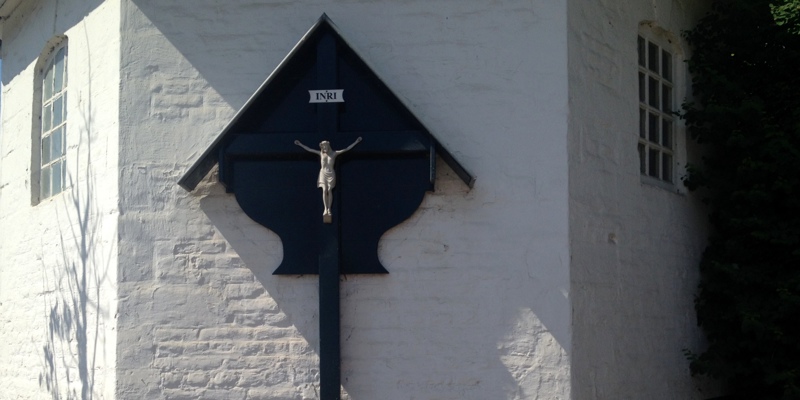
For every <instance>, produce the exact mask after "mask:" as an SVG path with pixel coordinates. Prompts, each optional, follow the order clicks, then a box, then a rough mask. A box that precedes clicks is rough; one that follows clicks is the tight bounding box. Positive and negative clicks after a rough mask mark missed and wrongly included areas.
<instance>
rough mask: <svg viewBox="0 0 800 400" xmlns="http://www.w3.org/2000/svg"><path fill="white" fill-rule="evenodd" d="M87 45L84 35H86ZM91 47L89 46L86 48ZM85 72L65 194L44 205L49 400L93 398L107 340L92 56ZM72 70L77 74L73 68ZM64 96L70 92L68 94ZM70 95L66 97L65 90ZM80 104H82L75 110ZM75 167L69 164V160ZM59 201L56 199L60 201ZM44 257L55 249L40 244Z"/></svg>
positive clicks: (43, 376)
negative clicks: (49, 220) (53, 256)
mask: <svg viewBox="0 0 800 400" xmlns="http://www.w3.org/2000/svg"><path fill="white" fill-rule="evenodd" d="M84 34H85V38H84V39H85V40H86V41H87V43H88V42H89V36H88V33H87V32H86V30H85V29H84ZM87 48H88V46H87ZM87 57H88V58H87V65H86V69H85V73H86V77H88V85H87V87H86V88H85V90H86V93H87V94H88V96H87V98H88V99H87V100H86V101H85V103H84V105H85V108H84V109H83V110H82V111H81V114H80V123H75V119H71V120H69V121H68V122H67V123H68V124H70V125H77V126H78V128H76V129H74V130H73V132H77V135H73V136H68V138H72V137H77V139H78V140H77V143H76V144H74V145H71V146H70V147H69V148H68V150H67V157H68V158H67V160H68V161H67V162H68V163H69V164H71V165H69V166H68V173H67V188H66V190H65V192H64V193H62V194H60V196H63V198H57V199H54V201H53V202H51V203H50V204H49V206H60V207H59V208H58V209H56V212H55V218H56V220H55V221H54V222H55V223H56V225H57V226H58V241H59V243H58V247H57V248H58V249H59V251H60V254H59V256H58V257H57V260H56V261H55V262H52V263H49V262H45V260H44V259H43V260H42V270H43V271H44V274H43V279H42V290H43V292H44V293H45V294H46V295H45V296H44V310H43V315H44V320H45V325H46V327H47V337H46V340H45V344H44V345H43V346H42V349H41V353H42V358H41V372H40V373H39V377H38V380H39V386H40V387H42V388H44V389H45V390H46V391H47V392H48V393H49V394H50V397H51V398H52V399H54V400H61V399H64V400H72V399H80V400H91V399H94V398H95V397H97V392H96V390H95V386H96V382H97V377H96V373H97V371H98V357H99V356H101V354H99V352H98V348H99V346H100V345H101V343H103V342H104V340H105V335H104V331H101V326H102V325H103V324H102V321H103V320H104V319H107V318H108V316H109V314H110V312H109V311H110V310H109V309H108V308H106V307H104V306H103V305H102V304H101V288H102V287H103V286H104V285H105V284H108V283H112V284H113V282H111V281H110V279H109V276H108V273H109V267H110V265H111V262H112V257H113V247H106V248H103V246H100V244H101V243H102V238H101V235H102V232H103V223H102V222H103V221H102V218H103V216H102V212H101V209H100V208H99V205H98V201H97V200H98V196H99V195H100V194H101V193H99V192H98V190H97V177H96V176H95V173H96V172H100V171H95V170H93V167H94V165H93V164H92V152H93V148H92V147H93V146H92V145H93V141H94V140H95V139H96V137H97V135H99V132H96V131H94V124H95V121H94V118H93V115H94V114H95V112H96V110H94V109H93V104H92V94H93V93H92V83H91V82H92V79H91V75H92V69H91V54H88V56H87ZM73 70H77V69H73ZM68 90H69V89H68ZM68 93H69V92H68ZM80 106H81V105H80V104H79V107H80ZM73 160H74V162H70V161H73ZM57 196H58V195H57ZM41 246H42V249H43V251H45V252H46V251H47V250H46V249H48V248H49V247H51V246H52V243H47V239H45V238H43V239H42V243H41Z"/></svg>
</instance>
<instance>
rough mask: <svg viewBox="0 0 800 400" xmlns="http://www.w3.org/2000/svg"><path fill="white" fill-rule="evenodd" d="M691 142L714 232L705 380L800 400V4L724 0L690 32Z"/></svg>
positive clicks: (704, 295) (707, 283)
mask: <svg viewBox="0 0 800 400" xmlns="http://www.w3.org/2000/svg"><path fill="white" fill-rule="evenodd" d="M686 38H687V40H688V42H689V43H690V45H691V46H692V52H693V55H692V57H691V60H690V61H689V68H690V71H691V72H692V74H693V80H692V88H693V94H694V97H695V99H696V102H694V103H686V104H684V111H683V113H682V117H683V118H685V120H686V122H687V126H688V127H689V132H690V134H691V136H692V137H693V138H694V139H695V140H696V141H697V142H698V143H701V144H703V145H705V148H706V156H705V157H704V159H703V163H702V164H701V165H696V166H692V167H691V168H690V169H689V174H688V176H687V177H686V178H685V183H686V185H687V186H688V187H689V188H691V189H697V188H704V189H706V191H705V193H707V198H706V200H707V201H708V203H709V204H710V206H711V209H712V210H713V211H712V213H711V215H710V221H711V224H712V227H713V235H712V237H711V239H710V244H709V246H708V248H707V249H706V251H705V253H704V256H703V260H702V262H701V266H700V268H701V283H700V292H699V294H698V297H697V299H696V302H695V304H696V309H697V314H698V322H699V324H700V325H701V326H702V327H703V329H704V331H705V333H706V336H707V338H708V341H709V347H708V349H707V350H706V351H705V352H704V353H702V354H691V355H690V359H691V368H692V371H693V372H694V373H699V374H704V375H709V376H712V377H714V378H718V379H721V380H722V381H724V382H726V383H727V384H728V385H729V387H730V389H731V391H732V392H733V393H735V394H736V395H738V396H741V397H742V398H746V399H800V0H782V1H781V0H772V1H769V0H717V1H715V3H714V5H713V8H712V11H711V12H710V13H709V14H708V15H707V16H706V17H704V18H703V19H702V20H701V21H700V22H699V24H698V25H697V26H696V27H695V28H694V29H693V30H692V31H689V32H687V33H686Z"/></svg>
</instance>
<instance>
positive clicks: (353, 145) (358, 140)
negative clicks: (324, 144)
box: [336, 136, 361, 155]
mask: <svg viewBox="0 0 800 400" xmlns="http://www.w3.org/2000/svg"><path fill="white" fill-rule="evenodd" d="M360 142H361V136H359V137H358V139H356V141H355V142H353V144H351V145H350V146H347V147H345V148H344V149H341V150H337V151H336V155H339V154H342V153H344V152H345V151H349V150H350V149H352V148H353V147H356V145H357V144H359V143H360Z"/></svg>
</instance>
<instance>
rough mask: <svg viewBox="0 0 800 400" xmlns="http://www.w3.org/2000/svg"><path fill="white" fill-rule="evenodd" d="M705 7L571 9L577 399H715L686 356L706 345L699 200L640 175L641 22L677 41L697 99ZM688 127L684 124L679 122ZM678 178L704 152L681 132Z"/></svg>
mask: <svg viewBox="0 0 800 400" xmlns="http://www.w3.org/2000/svg"><path fill="white" fill-rule="evenodd" d="M704 3H705V2H695V1H679V0H676V1H673V0H656V1H652V2H634V1H631V2H608V1H602V2H597V1H583V0H574V1H571V2H570V4H569V81H570V86H569V104H570V118H569V131H570V133H569V153H570V169H569V180H570V187H569V195H570V201H569V204H570V248H571V257H572V264H571V283H572V301H573V315H572V323H573V335H574V336H573V347H572V349H573V352H572V357H573V360H572V361H573V362H572V366H573V368H572V380H573V397H574V398H575V399H654V400H655V399H705V398H709V397H713V396H711V395H710V393H709V392H707V391H706V392H704V391H703V390H701V388H700V387H699V386H698V382H695V381H693V380H692V378H691V377H690V374H689V368H688V361H687V360H686V359H685V357H684V356H683V349H691V350H696V349H698V348H699V347H700V346H702V343H701V342H700V338H702V334H701V332H700V330H699V328H698V327H697V326H696V322H695V321H696V320H695V313H694V308H693V296H694V294H695V291H696V287H697V278H698V272H697V271H698V266H699V259H700V256H701V253H702V250H703V248H704V246H705V239H706V230H705V227H704V226H705V212H704V210H703V208H702V206H701V204H700V202H699V198H698V195H697V194H694V193H687V191H686V190H685V188H684V187H683V185H682V184H681V183H680V182H679V181H678V182H677V183H676V185H675V186H674V187H671V188H670V187H666V188H665V187H662V186H658V185H653V184H650V183H648V182H647V181H646V180H643V179H642V177H641V176H640V173H639V158H638V153H637V143H638V142H637V140H638V132H639V126H638V123H639V121H638V118H639V116H638V109H639V108H638V107H639V106H638V93H637V90H638V82H637V73H638V72H637V71H638V69H637V47H636V46H637V45H636V37H637V33H638V31H639V25H640V24H641V23H652V25H653V26H655V27H656V28H657V29H659V28H660V29H661V30H662V33H664V34H665V35H664V36H663V37H664V38H665V39H669V40H670V41H671V43H672V44H673V45H674V46H675V48H674V49H677V50H675V51H676V52H675V54H674V56H675V57H676V68H678V70H677V71H676V74H677V75H678V78H679V79H680V81H681V82H682V84H681V83H678V84H676V88H675V90H676V93H675V97H676V100H677V104H680V102H681V101H682V99H683V97H684V96H685V95H686V93H687V92H688V88H689V82H690V79H689V76H688V72H687V71H686V66H685V64H684V63H683V62H682V61H683V59H685V58H686V56H687V53H686V52H687V51H688V48H687V45H686V43H685V42H683V40H682V38H681V32H682V31H683V30H686V29H690V28H691V27H692V26H693V23H694V21H695V20H696V18H698V17H699V16H700V15H701V14H702V13H701V11H702V9H703V4H704ZM679 125H681V124H680V123H679ZM676 142H677V144H676V149H675V152H676V157H677V158H678V162H679V165H678V170H679V173H678V174H677V176H678V177H680V176H682V175H683V171H682V169H683V168H685V165H686V162H687V159H694V160H695V161H697V159H698V157H697V156H696V155H695V154H692V151H691V148H689V149H688V151H687V147H690V144H689V143H687V141H686V139H685V132H683V131H682V127H680V126H679V129H678V132H677V137H676Z"/></svg>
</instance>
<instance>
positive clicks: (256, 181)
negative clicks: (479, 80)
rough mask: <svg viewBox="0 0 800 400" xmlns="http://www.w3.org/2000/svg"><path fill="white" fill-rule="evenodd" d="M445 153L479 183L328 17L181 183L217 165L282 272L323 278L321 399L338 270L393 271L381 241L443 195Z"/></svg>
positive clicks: (330, 353) (331, 373) (331, 346)
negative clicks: (440, 177)
mask: <svg viewBox="0 0 800 400" xmlns="http://www.w3.org/2000/svg"><path fill="white" fill-rule="evenodd" d="M345 99H346V100H345ZM362 138H363V139H362ZM362 140H363V141H362ZM304 143H320V150H315V149H313V148H311V147H308V146H306V145H305V144H304ZM334 148H338V149H341V150H338V151H335V150H333V149H334ZM436 157H440V158H441V159H442V160H443V161H444V162H446V163H447V164H448V165H449V166H450V167H451V168H452V170H453V171H454V172H455V173H456V174H457V175H458V176H459V177H460V178H461V179H462V180H464V182H465V183H466V184H467V185H468V186H470V187H472V184H473V183H474V180H475V178H474V177H473V176H472V175H470V174H469V173H468V172H467V171H466V170H465V169H464V168H463V167H462V166H461V164H459V163H458V162H457V161H456V160H455V158H454V157H453V156H452V155H451V154H450V153H449V152H448V151H447V150H446V149H445V148H444V147H443V146H442V145H441V144H440V143H439V142H438V141H437V140H436V139H435V138H434V137H433V135H431V134H430V133H429V132H428V130H427V129H426V128H425V127H424V126H423V125H422V124H421V123H420V122H419V120H417V118H416V117H415V116H414V115H413V114H412V113H411V112H410V111H409V110H408V109H407V108H406V107H405V105H404V104H403V103H402V102H401V101H400V100H398V99H397V97H396V96H395V95H394V94H393V93H392V92H391V91H390V90H389V89H388V87H387V86H386V85H385V84H384V83H383V81H381V80H380V79H379V78H378V77H377V75H375V73H374V72H373V71H372V70H371V69H370V68H369V67H368V66H367V65H366V63H364V61H363V60H362V59H361V58H360V57H359V56H358V54H356V53H355V51H354V50H353V49H352V48H351V47H350V45H349V44H348V43H347V42H346V41H345V40H344V39H343V38H342V36H341V35H340V33H339V31H338V29H336V27H335V26H334V25H333V23H332V22H331V21H330V19H329V18H328V17H327V16H326V15H323V16H322V17H321V18H320V19H319V21H318V22H317V23H316V24H315V25H314V26H313V27H312V28H311V29H310V30H309V31H308V33H306V35H305V36H304V37H303V38H302V39H301V40H300V42H299V43H298V44H297V45H296V46H295V48H294V49H292V51H291V52H290V53H289V55H288V56H287V57H286V58H285V59H284V61H283V62H282V63H281V64H280V65H279V66H278V67H277V68H276V69H275V71H274V72H273V73H272V74H271V75H270V76H269V78H267V80H266V81H265V82H264V84H262V85H261V87H260V88H259V89H258V90H257V91H256V93H255V94H254V95H253V97H252V98H251V99H250V100H249V101H248V102H247V103H246V104H245V106H244V107H243V108H242V109H241V110H240V111H239V112H238V113H237V114H236V116H234V118H233V120H232V121H231V122H230V123H229V124H228V125H227V126H226V128H225V129H224V130H223V132H222V133H221V134H220V135H219V136H218V138H217V139H216V141H215V142H214V143H213V144H212V145H211V147H210V148H209V149H208V150H207V151H206V152H205V153H204V154H203V156H201V158H200V159H199V160H198V161H197V162H196V163H195V164H194V165H193V166H192V167H191V168H190V169H189V171H188V172H187V173H186V174H185V175H184V176H183V178H182V179H181V180H180V182H179V184H180V185H181V186H183V187H184V188H186V189H187V190H192V189H193V188H194V187H195V186H196V185H197V184H198V182H199V181H200V180H201V179H202V178H203V177H204V176H205V175H206V174H207V173H208V171H209V170H210V169H211V167H213V165H214V164H215V163H218V164H219V180H220V182H221V183H222V184H223V185H225V187H226V190H227V191H228V192H230V193H233V194H234V195H235V196H236V200H237V202H238V203H239V205H240V206H241V208H242V210H243V211H244V212H245V213H246V214H247V215H248V216H249V217H250V218H252V219H253V220H255V221H256V222H258V223H259V224H261V225H263V226H265V227H267V228H269V229H270V230H272V231H273V232H275V233H276V234H277V235H278V236H279V237H280V238H281V242H282V244H283V254H284V256H283V260H282V262H281V264H280V265H279V266H278V268H277V269H276V270H275V271H274V274H275V275H311V274H318V275H319V315H320V318H319V334H320V338H319V343H320V344H319V357H320V396H321V398H322V399H323V400H338V399H339V398H340V386H341V379H340V375H341V372H340V360H341V354H340V326H339V324H340V318H339V316H340V307H339V304H340V299H339V285H340V275H342V274H385V273H388V271H387V270H386V269H385V268H384V267H383V266H382V265H381V263H380V261H379V260H378V255H377V249H378V241H379V240H380V238H381V236H382V235H383V234H384V233H385V232H386V231H388V230H389V229H390V228H392V227H394V226H396V225H398V224H400V223H401V222H402V221H404V220H405V219H407V218H408V217H410V216H411V214H413V213H414V211H415V210H416V209H417V208H418V207H419V205H420V203H421V202H422V199H423V197H424V196H425V193H426V192H428V191H431V190H433V183H434V178H435V172H436V171H435V160H436ZM319 189H322V193H321V194H322V196H321V197H322V201H320V193H319ZM320 214H322V218H320Z"/></svg>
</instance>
